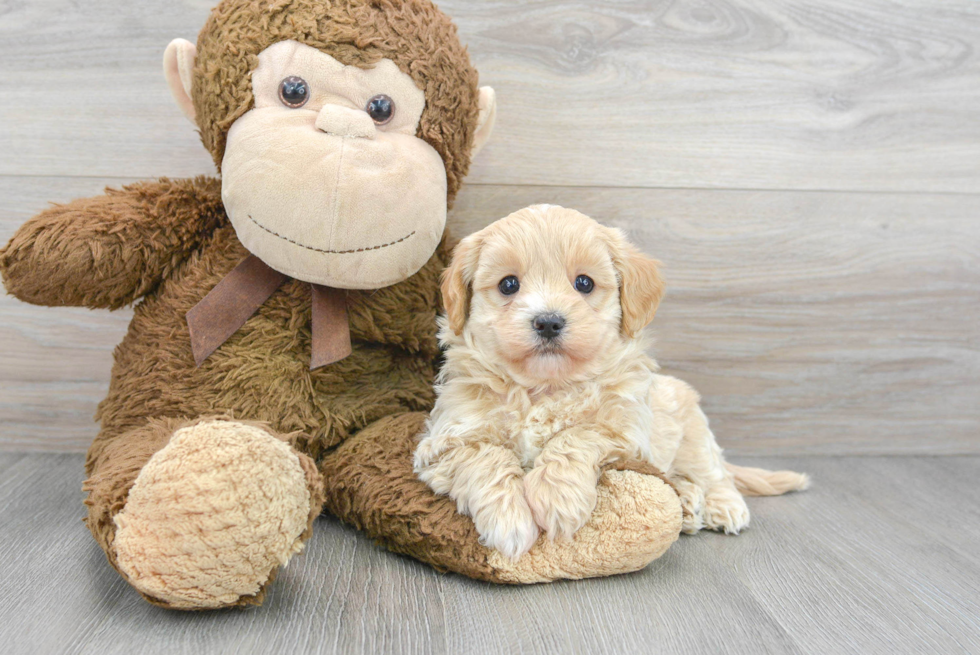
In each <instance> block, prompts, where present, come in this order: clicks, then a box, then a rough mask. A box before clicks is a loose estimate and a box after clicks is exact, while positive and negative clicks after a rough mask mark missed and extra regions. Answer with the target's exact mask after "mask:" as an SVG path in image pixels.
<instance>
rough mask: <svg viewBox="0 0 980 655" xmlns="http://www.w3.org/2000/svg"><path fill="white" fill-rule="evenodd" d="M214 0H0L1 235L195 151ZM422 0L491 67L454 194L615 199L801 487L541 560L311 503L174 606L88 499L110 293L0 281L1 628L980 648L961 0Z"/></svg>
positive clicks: (968, 73)
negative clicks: (554, 577) (231, 595)
mask: <svg viewBox="0 0 980 655" xmlns="http://www.w3.org/2000/svg"><path fill="white" fill-rule="evenodd" d="M213 3H214V0H176V1H173V2H159V1H158V0H104V1H102V2H97V3H96V2H78V1H77V0H29V1H28V0H0V242H6V240H7V239H8V238H9V237H10V236H11V235H12V234H13V233H14V231H15V230H16V229H17V227H18V226H19V225H21V224H22V223H23V222H24V221H25V220H26V219H28V218H29V217H30V216H32V215H33V214H35V213H37V212H38V211H40V210H42V209H43V208H44V207H46V206H47V205H48V202H49V201H54V202H65V201H68V200H71V199H72V198H77V197H82V196H89V195H95V194H98V193H101V191H102V189H103V187H105V186H106V185H112V186H119V185H122V184H126V183H128V182H132V181H135V180H137V179H142V178H152V177H158V176H163V175H166V176H170V177H183V176H191V175H198V174H213V173H214V168H213V165H212V163H211V161H210V158H209V156H208V155H207V153H206V152H205V151H204V148H203V147H202V146H201V145H200V143H199V140H198V137H197V135H196V133H195V131H194V130H193V128H192V127H191V126H190V125H189V124H188V123H187V122H186V121H185V120H184V119H183V117H182V116H181V114H180V113H179V111H178V110H177V109H176V108H175V107H174V106H173V104H172V102H171V101H170V99H169V95H168V93H167V90H166V85H165V83H164V80H163V76H162V74H161V66H160V58H161V56H162V53H163V50H164V48H165V47H166V44H167V43H168V42H169V41H170V39H172V38H174V37H184V38H189V39H193V38H194V36H195V34H196V33H197V31H198V30H199V29H200V27H201V25H202V24H203V23H204V20H205V18H206V16H207V13H208V11H209V9H210V7H211V6H212V5H213ZM439 4H440V6H441V7H442V8H443V9H444V10H445V11H446V12H447V13H448V14H450V15H451V16H453V17H454V19H455V20H456V22H457V24H458V25H459V32H460V36H461V38H462V40H463V41H464V42H465V43H466V44H467V46H468V48H469V52H470V54H471V56H472V59H473V62H474V64H475V65H476V67H477V68H478V69H479V71H480V79H481V83H483V84H489V85H492V86H493V87H494V88H495V89H496V90H497V94H498V102H499V108H498V122H497V130H496V133H495V134H494V136H493V138H492V139H491V141H490V143H489V144H488V146H487V148H486V149H485V150H484V151H483V152H482V153H481V155H480V157H479V159H478V160H477V161H476V163H475V165H474V167H473V170H472V171H471V174H470V175H469V177H468V178H467V181H466V185H464V188H463V190H462V192H461V194H460V196H459V198H458V200H457V203H456V207H455V208H454V210H453V211H452V213H451V215H450V229H451V230H452V231H453V232H454V233H456V234H457V235H463V234H466V233H468V232H470V231H472V230H475V229H478V228H479V227H482V226H483V225H485V224H487V223H489V222H490V221H492V220H494V219H496V218H499V217H501V216H504V215H505V214H507V213H509V212H511V211H513V210H515V209H517V208H519V207H522V206H525V205H527V204H531V203H535V202H549V203H556V204H562V205H566V206H569V207H574V208H576V209H580V210H582V211H584V212H586V213H587V214H590V215H591V216H593V217H595V218H597V219H598V220H600V221H602V222H605V223H608V224H611V225H616V226H618V227H622V228H624V229H626V230H627V231H628V232H629V233H630V235H631V237H632V238H633V239H634V240H635V241H636V242H637V243H638V244H639V245H640V246H641V247H642V248H643V249H644V250H646V251H647V252H649V253H650V254H652V255H654V256H657V257H658V258H660V259H661V260H663V261H664V262H665V264H666V274H667V281H668V294H667V297H666V299H665V302H664V304H663V305H662V307H661V309H660V311H659V313H658V316H657V320H656V322H655V324H654V327H653V329H654V333H655V335H656V338H657V342H656V348H655V354H656V356H657V357H658V359H659V360H660V361H661V363H662V364H663V365H664V366H665V368H667V369H668V370H669V371H670V372H671V373H675V374H678V375H679V376H681V377H683V378H684V379H686V380H688V381H690V382H691V383H693V384H694V385H695V386H696V387H697V388H698V389H699V391H700V392H701V394H702V396H703V397H704V406H705V409H706V411H707V413H708V415H709V416H710V417H711V420H712V426H713V428H715V431H716V433H717V434H718V437H719V440H720V442H721V444H722V445H723V446H724V447H726V448H727V449H728V451H729V452H730V453H733V457H732V459H733V460H734V461H738V462H745V463H750V464H752V463H754V464H768V465H773V466H776V465H780V466H793V467H798V468H800V469H803V470H807V471H809V472H810V473H811V474H812V475H813V477H814V480H815V486H814V488H813V489H812V490H811V491H808V492H806V493H804V494H799V495H796V496H791V497H786V498H777V499H758V500H751V501H750V505H751V508H752V510H753V513H754V521H753V525H752V527H751V529H749V530H748V531H747V532H746V533H744V534H743V535H741V536H738V537H724V536H719V535H714V534H702V535H698V536H695V537H684V538H682V539H681V540H680V542H679V543H677V544H676V545H675V546H674V547H673V548H672V549H671V550H670V551H669V552H668V553H667V555H666V556H664V557H663V558H662V559H661V560H659V561H658V562H656V563H655V564H654V565H653V566H651V567H650V568H649V569H648V570H646V571H643V572H641V573H639V574H636V575H631V576H624V577H620V578H615V579H604V580H593V581H586V582H578V583H563V584H555V585H550V586H541V587H533V588H503V587H493V586H489V585H485V584H477V583H474V582H472V581H469V580H466V579H462V578H458V577H452V576H440V575H438V574H436V573H434V572H433V571H432V570H430V569H428V568H426V567H424V566H421V565H419V564H417V563H415V562H413V561H410V560H407V559H405V558H401V557H397V556H394V555H391V554H389V553H386V552H384V551H381V550H379V549H378V548H376V547H375V546H373V545H372V544H371V543H370V542H368V541H367V540H366V539H364V538H363V536H361V535H359V534H357V533H356V532H355V531H353V530H350V529H348V528H345V527H344V526H341V525H340V524H338V523H337V522H336V521H335V520H333V519H329V518H323V519H321V520H320V521H319V522H318V523H317V533H316V535H315V538H314V539H313V541H312V542H311V543H310V546H309V549H308V550H307V552H306V553H305V554H303V555H302V556H301V557H299V558H297V559H296V560H295V561H294V562H293V563H291V564H290V566H289V567H288V568H287V569H286V571H285V572H284V573H283V575H282V576H281V578H280V579H279V580H278V582H277V583H276V585H275V587H274V590H273V591H272V593H271V596H270V597H269V599H268V601H267V603H266V605H265V606H263V607H261V608H257V609H253V610H250V611H245V612H240V611H229V612H220V613H212V614H180V613H171V612H166V611H163V610H159V609H157V608H154V607H152V606H150V605H148V604H146V603H145V602H143V601H142V600H140V599H139V598H138V596H137V595H136V594H135V592H133V591H132V590H130V589H129V588H128V587H127V586H126V585H125V584H123V583H122V582H121V581H120V580H119V579H118V578H117V577H116V576H115V574H114V573H113V572H112V571H111V569H110V568H109V566H108V565H107V564H106V562H105V561H104V557H103V556H102V553H101V551H100V550H99V549H98V548H97V547H96V546H95V544H94V542H93V541H92V539H91V537H90V536H89V534H88V532H87V531H86V529H85V528H84V526H83V525H82V523H81V516H82V514H83V508H82V504H81V493H80V491H79V487H80V485H81V480H82V458H81V456H80V455H78V454H77V453H78V452H80V451H84V450H85V448H86V447H87V445H88V443H89V442H91V439H92V437H93V436H94V434H95V431H96V429H97V428H96V426H95V425H94V424H93V422H92V415H93V413H94V411H95V407H96V404H97V403H98V401H99V400H100V399H101V398H102V397H104V395H105V392H106V387H107V384H108V379H109V370H110V366H111V360H112V350H113V348H114V347H115V345H116V344H117V343H118V342H119V341H120V340H121V339H122V336H123V334H124V333H125V330H126V326H127V323H128V320H129V317H130V316H131V313H130V311H129V310H122V311H120V312H115V313H107V312H91V311H88V310H84V309H77V308H59V309H48V308H39V307H32V306H29V305H25V304H23V303H19V302H17V301H15V300H14V299H13V298H9V297H5V296H2V295H0V451H7V452H6V453H4V454H0V653H3V654H6V653H32V654H33V653H40V654H43V655H46V654H47V653H87V652H91V653H100V654H101V653H116V652H118V653H126V654H127V655H131V654H132V653H134V652H137V653H140V654H141V655H144V654H145V655H149V654H150V653H154V652H168V653H173V652H189V653H218V652H290V653H292V652H296V653H303V652H355V653H356V652H370V653H380V652H426V653H428V652H433V653H441V652H449V653H454V654H455V653H462V652H476V653H479V652H506V653H511V652H518V651H520V652H525V651H526V652H532V653H554V652H559V651H573V652H574V651H578V652H588V653H604V652H610V653H612V652H644V653H646V652H656V653H660V652H667V653H671V652H678V653H685V654H695V653H702V652H704V653H715V652H739V653H752V654H755V653H762V652H774V653H795V652H812V653H876V652H882V653H957V652H972V653H980V636H978V632H980V625H978V618H977V617H978V614H980V555H978V553H980V545H978V543H980V485H978V483H977V480H978V476H980V402H978V398H980V376H978V375H977V372H978V371H980V112H978V111H977V108H978V107H980V48H978V47H977V44H978V43H980V3H978V2H976V0H943V2H935V1H930V0H860V1H859V0H823V1H822V2H819V3H814V2H808V1H807V0H787V1H785V2H757V1H755V0H707V1H705V0H615V1H613V0H609V1H605V2H581V1H579V0H481V1H480V2H474V1H473V0H441V1H440V2H439ZM134 89H135V90H137V92H129V91H130V90H134ZM120 90H123V91H124V93H122V92H121V91H120ZM26 451H46V452H45V453H44V454H41V453H37V452H35V454H23V453H24V452H26ZM937 454H942V455H946V457H923V456H926V455H937ZM750 455H752V456H756V455H767V456H770V457H768V458H765V459H759V458H753V457H749V456H750ZM838 455H850V456H851V457H836V456H838ZM244 647H251V648H244Z"/></svg>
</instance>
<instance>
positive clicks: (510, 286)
mask: <svg viewBox="0 0 980 655" xmlns="http://www.w3.org/2000/svg"><path fill="white" fill-rule="evenodd" d="M497 288H498V289H499V290H500V293H502V294H504V295H505V296H513V295H514V294H515V293H517V290H518V289H520V288H521V283H520V281H519V280H518V279H517V277H515V276H513V275H508V276H507V277H505V278H504V279H503V280H501V281H500V282H499V283H498V284H497Z"/></svg>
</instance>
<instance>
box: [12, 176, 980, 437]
mask: <svg viewBox="0 0 980 655" xmlns="http://www.w3.org/2000/svg"><path fill="white" fill-rule="evenodd" d="M106 182H107V180H95V179H62V178H17V179H13V178H3V177H0V196H2V197H4V198H6V201H5V206H6V207H10V208H11V209H10V210H9V213H8V212H3V213H0V240H6V239H7V238H8V237H9V235H10V234H12V233H13V231H14V229H16V227H17V226H18V225H19V224H20V223H21V222H23V220H25V219H26V218H27V217H28V216H29V215H30V214H32V213H34V212H36V211H38V210H39V209H41V208H43V207H44V205H45V203H44V202H42V201H41V200H40V198H51V199H56V200H61V201H63V200H67V199H69V198H71V197H73V196H75V195H86V194H94V193H98V192H100V190H101V188H102V186H103V184H104V183H106ZM534 202H551V203H556V204H561V205H564V206H568V207H575V208H577V209H580V210H581V211H584V212H585V213H587V214H589V215H591V216H593V217H595V218H597V219H599V220H601V221H603V222H605V223H608V224H610V225H616V226H619V227H622V228H624V229H626V230H627V232H629V233H630V236H631V237H632V238H633V239H634V240H635V241H636V242H637V243H638V244H639V245H640V246H641V247H642V248H643V249H644V250H645V251H647V252H649V253H651V254H653V255H655V256H657V257H658V258H660V259H661V260H663V261H664V262H665V265H666V267H665V272H666V277H667V280H668V294H667V297H666V300H665V301H664V303H663V305H662V308H661V310H660V312H659V313H658V316H657V319H656V321H655V322H654V327H653V332H654V334H655V336H656V346H655V355H657V357H658V358H659V359H660V361H661V363H662V364H663V365H664V366H665V368H666V370H667V371H668V372H670V373H672V374H676V375H678V376H679V377H682V378H684V379H686V380H688V381H689V382H691V383H692V384H693V385H694V386H695V387H696V388H698V390H699V391H700V392H701V394H702V396H703V397H704V407H705V410H706V411H707V413H708V416H709V417H710V418H711V420H712V426H713V428H714V430H715V433H716V434H717V435H718V438H719V441H720V443H721V444H722V445H723V446H724V447H726V448H730V449H732V450H734V451H735V452H740V453H756V454H764V453H773V452H783V453H814V454H835V453H838V454H840V453H852V454H855V453H857V454H860V453H882V454H884V453H924V454H936V453H948V454H951V453H980V403H978V402H977V398H980V380H978V379H977V376H976V371H977V370H980V216H978V215H977V211H976V202H975V198H973V197H970V196H963V195H924V194H920V195H903V194H853V193H803V192H757V191H751V192H750V191H691V190H649V189H602V188H586V189H581V188H562V187H497V186H477V185H468V186H464V189H463V192H462V193H461V195H460V197H459V200H458V202H457V205H456V208H455V209H454V211H453V212H452V215H451V218H450V225H451V229H452V230H453V232H455V233H456V234H459V235H462V234H468V233H469V232H472V231H474V230H476V229H479V228H480V227H482V226H484V225H486V224H487V223H489V222H491V221H492V220H495V219H496V218H500V217H502V216H505V215H506V214H508V213H510V212H511V211H514V210H516V209H519V208H521V207H524V206H526V205H528V204H532V203H534ZM0 316H2V317H3V320H2V321H0V425H2V426H3V427H2V429H0V448H3V449H7V450H22V449H32V450H75V451H80V450H84V449H85V448H86V447H87V446H88V443H89V442H90V441H91V438H92V436H93V435H94V433H95V430H96V426H95V425H94V424H93V423H92V420H91V417H92V415H93V414H94V412H95V407H96V404H97V403H98V401H99V400H101V398H102V396H103V395H104V393H105V389H106V387H107V384H108V375H109V368H110V365H111V352H112V349H113V348H114V347H115V345H116V344H117V343H118V342H119V341H120V340H121V339H122V336H123V334H124V333H125V329H126V324H127V322H128V320H129V316H130V313H129V311H128V310H124V311H121V312H116V313H114V314H109V313H106V312H91V311H88V310H84V309H63V308H59V309H51V308H38V307H31V306H28V305H24V304H22V303H19V302H17V301H16V300H14V299H12V298H9V297H2V298H0Z"/></svg>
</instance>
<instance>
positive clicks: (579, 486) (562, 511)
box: [524, 465, 597, 539]
mask: <svg viewBox="0 0 980 655" xmlns="http://www.w3.org/2000/svg"><path fill="white" fill-rule="evenodd" d="M596 493H597V492H596V482H595V480H593V479H592V478H591V477H590V478H584V479H579V478H577V477H575V478H573V477H563V476H560V475H556V473H555V472H554V471H553V470H551V469H550V468H549V467H548V466H547V465H545V466H539V467H537V468H534V469H531V471H530V472H529V473H528V474H527V475H525V476H524V495H525V497H526V498H527V503H528V505H530V507H531V512H532V513H533V514H534V521H535V522H536V523H537V524H538V525H539V526H540V527H541V529H542V530H544V531H545V532H547V533H548V536H549V537H550V538H551V539H554V538H555V537H557V536H558V535H564V536H565V537H567V538H569V539H571V538H572V535H574V534H575V533H576V532H578V530H579V528H581V527H582V526H583V525H585V523H586V522H587V521H588V520H589V517H590V516H592V510H594V509H595V503H596Z"/></svg>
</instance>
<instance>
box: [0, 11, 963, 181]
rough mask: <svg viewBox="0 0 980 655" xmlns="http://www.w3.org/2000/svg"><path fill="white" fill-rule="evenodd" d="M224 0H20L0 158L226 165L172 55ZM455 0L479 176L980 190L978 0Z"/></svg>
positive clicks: (97, 169)
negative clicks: (487, 119) (176, 94)
mask: <svg viewBox="0 0 980 655" xmlns="http://www.w3.org/2000/svg"><path fill="white" fill-rule="evenodd" d="M210 4H211V2H208V1H206V0H193V1H192V0H185V1H183V2H178V3H164V4H163V5H160V4H159V3H154V2H150V1H149V0H135V1H134V0H110V1H107V2H100V3H95V4H92V3H86V4H79V3H76V2H69V0H31V1H30V2H27V1H26V0H15V1H13V2H8V3H7V4H6V6H5V10H4V14H3V19H2V20H0V36H2V38H0V125H2V126H3V128H2V129H0V151H2V152H4V153H5V157H4V158H3V159H2V160H0V174H16V175H101V176H135V177H153V176H159V175H171V176H185V175H194V174H198V173H205V172H209V171H211V170H213V166H212V164H211V162H210V159H209V157H208V156H207V154H206V153H205V152H204V151H203V148H201V146H200V145H199V143H198V142H197V137H196V135H195V133H194V131H193V130H192V129H191V127H190V126H189V125H188V124H187V123H186V122H185V121H184V119H183V118H182V116H181V115H180V113H179V112H178V111H177V110H176V108H175V107H174V106H173V105H172V103H171V102H170V100H169V98H168V94H167V90H166V87H165V84H164V81H163V79H162V75H161V73H160V57H161V53H162V52H163V49H164V47H165V46H166V44H167V42H168V41H169V40H170V39H171V38H173V37H176V36H182V37H185V38H191V39H193V38H194V35H195V34H196V33H197V31H198V30H199V29H200V27H201V26H202V25H203V22H204V19H205V16H206V14H207V10H208V7H209V5H210ZM440 5H441V6H442V7H443V9H444V10H445V11H446V12H447V13H449V14H450V15H452V16H454V18H455V19H456V21H457V23H458V24H459V26H460V33H461V36H462V39H463V40H464V41H465V42H466V43H467V44H468V46H469V50H470V53H471V55H472V58H473V60H474V62H475V64H476V65H477V67H478V68H479V70H480V71H481V79H482V81H483V82H484V83H487V84H491V85H493V86H494V87H496V88H497V91H498V97H499V101H500V110H499V115H498V116H499V117H498V130H497V134H496V135H495V137H494V138H493V140H492V141H491V143H490V145H489V146H488V148H487V149H486V150H485V151H484V153H483V154H482V156H481V158H480V160H479V161H478V162H477V164H476V166H475V167H474V170H473V174H472V176H471V182H474V183H485V184H548V185H566V186H596V185H602V186H639V187H672V188H679V187H683V188H753V189H781V188H793V189H835V190H845V189H846V190H879V191H880V190H887V191H895V192H907V191H933V192H935V191H954V192H968V193H977V192H980V114H978V112H976V111H975V110H974V109H975V107H977V106H978V105H980V63H978V62H980V50H978V49H977V48H976V47H975V44H976V43H978V42H980V5H977V3H975V2H968V1H966V0H957V1H955V2H954V1H949V2H943V3H942V7H937V6H936V4H935V3H933V2H927V1H926V0H873V1H870V2H863V3H855V2H853V1H849V0H828V1H827V2H822V3H820V4H819V5H813V3H808V2H804V1H802V0H795V1H793V2H788V3H777V4H773V3H768V4H766V3H763V4H759V3H754V2H750V1H749V0H731V1H729V2H716V3H690V2H682V3H653V4H651V3H647V2H637V1H630V2H619V3H613V4H609V3H606V4H599V5H595V4H593V5H589V4H583V3H567V2H548V3H525V2H521V1H520V0H495V1H489V2H480V3H472V2H464V1H463V0H445V1H443V2H441V3H440ZM28 89H30V91H29V92H28V91H26V90H28ZM39 89H40V91H38V90H39ZM36 93H42V94H43V96H42V97H41V98H37V97H33V96H32V97H30V98H26V97H25V96H26V95H29V94H36Z"/></svg>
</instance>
